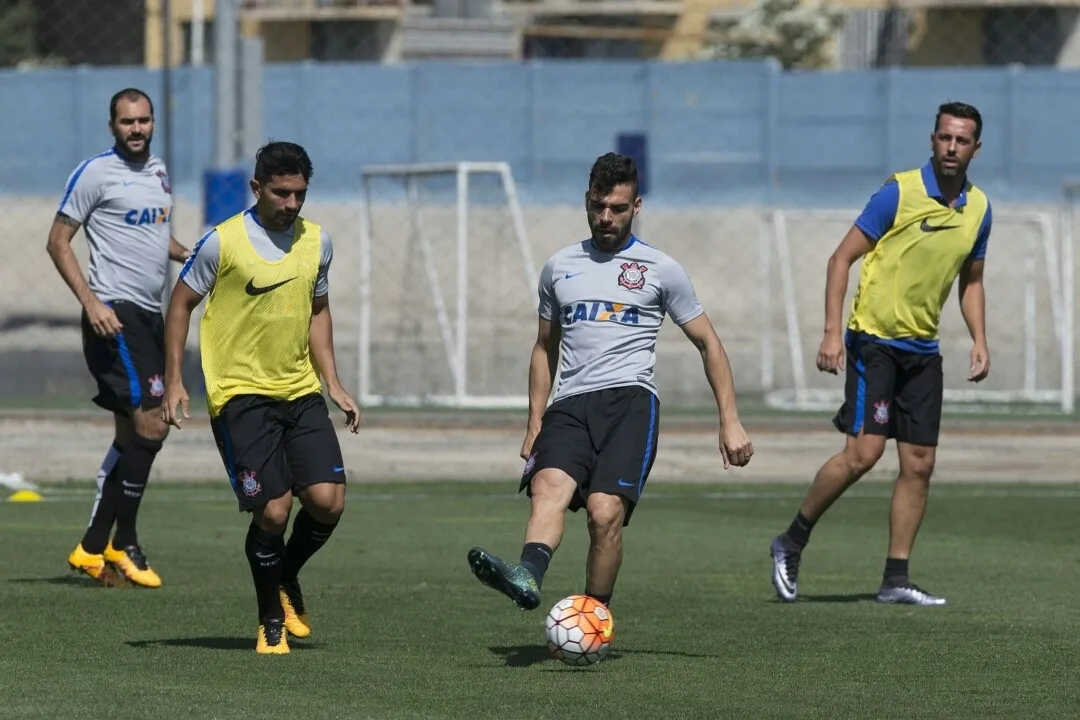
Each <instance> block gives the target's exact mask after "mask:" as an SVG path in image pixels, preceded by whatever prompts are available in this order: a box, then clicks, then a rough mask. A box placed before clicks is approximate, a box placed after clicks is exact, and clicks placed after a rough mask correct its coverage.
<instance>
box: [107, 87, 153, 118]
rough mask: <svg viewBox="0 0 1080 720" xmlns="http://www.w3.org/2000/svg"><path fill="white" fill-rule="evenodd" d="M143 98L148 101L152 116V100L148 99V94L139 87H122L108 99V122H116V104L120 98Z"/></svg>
mask: <svg viewBox="0 0 1080 720" xmlns="http://www.w3.org/2000/svg"><path fill="white" fill-rule="evenodd" d="M143 99H145V100H146V102H148V103H150V117H154V101H153V100H151V99H150V96H149V95H147V94H146V93H144V92H143V91H142V90H140V89H139V88H124V89H123V90H121V91H120V92H118V93H116V94H115V95H113V96H112V100H110V101H109V122H116V106H117V104H119V102H120V101H121V100H129V101H131V102H138V101H139V100H143Z"/></svg>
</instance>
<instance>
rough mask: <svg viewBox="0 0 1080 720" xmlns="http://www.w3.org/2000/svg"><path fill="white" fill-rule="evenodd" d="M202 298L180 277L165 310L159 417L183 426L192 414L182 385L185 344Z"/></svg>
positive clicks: (172, 423)
mask: <svg viewBox="0 0 1080 720" xmlns="http://www.w3.org/2000/svg"><path fill="white" fill-rule="evenodd" d="M202 299H203V296H202V295H200V294H199V293H197V292H195V291H194V290H192V289H191V288H190V287H189V286H188V284H187V283H185V282H184V281H183V280H179V281H177V283H176V287H174V288H173V291H172V297H171V298H170V299H169V309H168V310H167V311H166V313H165V395H164V396H163V397H162V398H161V419H162V420H164V421H165V422H166V423H167V424H169V425H173V426H175V427H177V428H180V427H183V424H184V420H185V419H187V418H189V417H191V416H190V415H189V414H188V401H189V400H190V398H189V397H188V393H187V390H186V389H185V388H184V347H185V346H186V345H187V337H188V327H189V326H190V325H191V313H193V312H194V311H195V308H197V307H198V306H199V303H200V302H202ZM178 407H179V411H178V410H177V408H178Z"/></svg>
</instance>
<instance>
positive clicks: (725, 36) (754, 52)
mask: <svg viewBox="0 0 1080 720" xmlns="http://www.w3.org/2000/svg"><path fill="white" fill-rule="evenodd" d="M845 19H846V18H845V14H844V11H843V10H842V9H840V8H837V7H836V6H834V5H829V4H827V3H825V2H819V3H813V4H811V3H809V2H801V1H800V0H758V2H757V4H756V5H755V6H754V7H753V8H752V9H751V10H749V11H748V12H746V13H744V14H742V15H741V16H740V17H738V18H736V19H730V20H726V19H725V20H721V21H719V22H715V23H714V24H713V27H712V29H711V30H712V31H711V33H710V35H711V36H710V39H709V40H708V41H707V42H706V45H705V49H704V51H703V52H704V54H705V56H706V57H708V58H713V59H727V60H750V59H762V58H768V57H771V58H776V60H778V61H779V62H780V64H781V65H782V66H783V67H784V68H785V69H803V70H806V69H818V68H823V67H827V66H829V65H830V64H832V63H831V58H830V57H829V45H830V44H831V43H832V41H833V38H834V37H835V35H836V32H837V31H838V30H840V28H842V27H843V26H844V21H845Z"/></svg>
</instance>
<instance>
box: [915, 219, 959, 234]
mask: <svg viewBox="0 0 1080 720" xmlns="http://www.w3.org/2000/svg"><path fill="white" fill-rule="evenodd" d="M958 227H960V226H959V225H931V224H930V223H928V222H926V220H925V219H924V220H923V221H922V222H921V223H920V224H919V229H920V230H922V231H923V232H937V231H938V230H953V229H955V228H958Z"/></svg>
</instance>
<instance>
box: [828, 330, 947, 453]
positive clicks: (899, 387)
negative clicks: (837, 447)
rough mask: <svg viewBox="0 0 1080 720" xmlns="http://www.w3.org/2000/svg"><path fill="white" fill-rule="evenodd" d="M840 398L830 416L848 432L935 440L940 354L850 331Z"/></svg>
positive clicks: (910, 440)
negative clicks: (845, 375)
mask: <svg viewBox="0 0 1080 720" xmlns="http://www.w3.org/2000/svg"><path fill="white" fill-rule="evenodd" d="M845 344H846V345H847V379H846V385H845V392H844V404H843V405H842V406H841V407H840V410H839V411H838V412H837V413H836V417H835V418H833V425H835V426H836V429H837V430H840V431H841V432H843V433H846V434H848V435H854V436H857V435H859V434H860V433H862V434H866V435H884V436H885V437H886V438H893V439H895V440H896V441H897V442H905V443H911V444H913V445H928V446H936V445H937V444H938V436H939V434H940V432H941V405H942V400H943V395H944V379H943V375H942V369H941V355H940V354H939V353H937V352H914V351H912V350H905V349H903V348H900V347H897V346H896V345H890V344H887V343H885V342H882V341H880V340H878V339H876V338H873V337H870V336H867V335H865V334H863V333H854V332H849V333H848V334H847V337H846V343H845Z"/></svg>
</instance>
